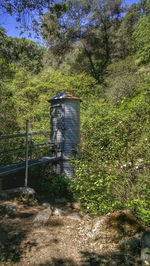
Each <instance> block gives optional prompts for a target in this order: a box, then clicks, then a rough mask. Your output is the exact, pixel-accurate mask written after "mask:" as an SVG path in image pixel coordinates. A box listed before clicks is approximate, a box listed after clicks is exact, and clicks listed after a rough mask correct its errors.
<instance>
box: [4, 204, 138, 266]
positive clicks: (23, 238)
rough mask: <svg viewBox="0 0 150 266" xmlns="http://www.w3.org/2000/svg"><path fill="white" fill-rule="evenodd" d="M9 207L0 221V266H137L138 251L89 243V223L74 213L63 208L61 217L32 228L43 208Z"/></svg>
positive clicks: (76, 212) (86, 217)
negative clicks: (36, 216) (0, 237)
mask: <svg viewBox="0 0 150 266" xmlns="http://www.w3.org/2000/svg"><path fill="white" fill-rule="evenodd" d="M4 204H7V205H8V204H10V203H8V202H6V203H4V202H3V205H4ZM13 206H14V210H13V209H12V210H11V209H10V211H8V213H7V214H5V215H2V218H1V221H0V226H1V230H0V232H2V230H3V232H4V233H5V234H4V236H3V238H5V239H4V241H3V242H5V243H4V245H3V246H1V248H0V252H1V255H0V259H1V261H0V265H16V266H17V265H18V266H26V265H30V266H32V265H37V266H44V265H45V266H46V265H54V266H56V265H65V266H73V265H75V266H88V265H108V266H109V265H110V266H111V265H140V262H139V254H138V250H134V252H133V251H132V250H128V249H127V251H125V250H124V251H122V250H121V249H120V246H119V245H118V243H116V244H114V243H105V244H104V243H103V244H101V243H100V242H99V241H96V240H95V241H91V239H89V231H90V227H91V220H90V218H89V217H88V216H82V217H81V215H80V212H79V211H78V210H73V209H71V208H70V207H68V206H67V207H65V208H64V209H63V210H64V215H63V216H57V215H52V216H51V217H50V219H49V220H48V222H47V224H46V225H45V226H41V227H37V228H35V227H34V226H33V224H32V221H33V219H34V217H35V215H36V214H37V213H38V212H39V210H41V209H42V208H43V207H42V206H35V207H32V206H31V207H30V206H26V205H22V204H19V203H18V202H13V203H12V202H11V208H12V207H13ZM1 236H2V234H1ZM108 242H109V241H108ZM131 252H132V254H131Z"/></svg>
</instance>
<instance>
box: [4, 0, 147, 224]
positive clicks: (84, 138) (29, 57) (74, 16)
mask: <svg viewBox="0 0 150 266" xmlns="http://www.w3.org/2000/svg"><path fill="white" fill-rule="evenodd" d="M0 6H1V8H2V9H3V10H6V12H8V13H9V14H11V15H14V16H16V19H17V20H18V21H19V22H20V21H21V22H22V21H24V20H25V17H26V16H30V23H29V24H30V25H28V26H27V24H26V23H25V24H24V23H23V22H22V23H23V26H22V30H29V31H30V27H32V28H33V29H34V30H35V32H36V33H37V35H41V36H42V37H43V40H44V44H43V45H39V43H38V42H34V41H31V40H28V39H25V38H12V37H8V36H7V34H6V31H5V29H4V28H3V27H1V28H0V78H1V80H0V134H1V135H5V134H10V133H16V132H24V131H25V120H26V119H27V118H28V119H29V121H30V130H31V131H36V130H49V103H48V102H47V100H48V99H50V98H51V97H53V96H55V95H57V94H58V93H60V92H62V91H64V90H66V91H70V92H71V93H73V94H74V95H76V96H78V97H80V98H81V99H82V101H83V102H82V104H81V149H80V152H79V155H78V157H77V158H76V160H75V161H74V162H73V163H74V167H75V168H76V178H75V180H74V181H73V182H71V181H69V182H70V184H69V186H70V189H71V190H72V191H73V193H74V197H75V198H76V199H77V200H80V201H81V202H82V204H83V207H84V209H85V210H86V211H87V212H89V213H90V214H92V215H101V214H105V213H107V212H109V211H111V210H115V209H123V208H128V209H132V210H133V211H134V212H135V214H136V215H137V216H138V217H139V218H141V219H142V220H143V221H144V222H145V223H147V224H148V223H149V221H150V208H149V206H150V178H149V177H150V176H149V162H150V161H149V158H150V0H141V1H139V3H135V4H132V5H130V6H127V5H125V4H124V3H123V1H122V0H94V1H90V0H88V1H85V0H82V1H79V0H66V1H63V0H62V1H54V2H53V3H52V2H50V1H44V0H43V1H30V2H29V1H6V0H5V1H2V3H1V2H0ZM45 10H47V11H45ZM35 11H36V12H37V13H38V14H40V20H37V21H36V19H35V17H34V12H35ZM30 13H32V14H30ZM36 17H37V16H36ZM60 180H61V179H59V182H61V181H60ZM56 182H58V180H57V178H56ZM62 183H63V182H62ZM62 185H63V184H62ZM53 187H54V186H53Z"/></svg>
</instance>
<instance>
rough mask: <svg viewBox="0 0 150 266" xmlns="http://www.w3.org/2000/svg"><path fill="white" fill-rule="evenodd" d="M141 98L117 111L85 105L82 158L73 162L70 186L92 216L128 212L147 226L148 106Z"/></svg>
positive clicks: (107, 106)
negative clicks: (73, 174)
mask: <svg viewBox="0 0 150 266" xmlns="http://www.w3.org/2000/svg"><path fill="white" fill-rule="evenodd" d="M145 97H146V93H145V92H142V93H141V94H139V95H138V96H136V97H134V98H133V99H131V100H129V101H126V102H124V103H123V104H122V105H121V106H120V107H113V106H112V107H110V105H108V104H106V103H104V102H99V101H96V100H95V102H94V105H92V102H90V106H89V107H87V106H86V107H87V111H86V112H85V113H84V116H83V117H82V143H83V144H82V157H81V158H80V159H79V160H76V161H75V167H76V178H75V179H74V180H73V182H72V187H73V190H74V192H75V195H76V197H77V198H79V199H80V200H81V202H82V203H83V205H84V207H85V209H86V210H87V211H88V212H89V213H91V214H93V215H95V214H99V215H101V214H104V213H106V212H108V211H111V210H114V209H118V208H119V209H120V208H126V207H128V208H132V209H134V210H135V212H136V214H137V215H139V216H140V217H141V218H142V219H143V220H144V221H145V222H147V223H149V219H150V212H149V207H148V206H149V204H150V202H149V198H150V197H149V196H150V194H149V192H150V191H149V187H150V183H149V179H148V178H147V177H148V173H149V166H148V165H149V155H150V153H149V151H150V145H149V143H150V142H149V137H150V135H149V126H150V124H149V116H150V107H149V104H148V103H145ZM92 106H93V107H92ZM91 136H92V137H91Z"/></svg>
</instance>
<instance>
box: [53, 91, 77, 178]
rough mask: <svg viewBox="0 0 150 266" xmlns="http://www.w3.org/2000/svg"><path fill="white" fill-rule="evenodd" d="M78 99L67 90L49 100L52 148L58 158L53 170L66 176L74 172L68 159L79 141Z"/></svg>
mask: <svg viewBox="0 0 150 266" xmlns="http://www.w3.org/2000/svg"><path fill="white" fill-rule="evenodd" d="M80 101H81V100H80V99H79V98H78V97H75V96H73V95H72V94H71V93H69V92H67V91H64V92H63V93H60V94H59V95H57V96H55V97H54V98H52V99H50V100H49V102H50V103H51V108H50V116H51V120H50V121H51V122H50V123H51V125H50V127H51V143H52V150H53V155H54V156H56V157H58V158H60V160H59V161H58V162H57V163H56V165H55V166H54V171H55V173H57V174H65V176H67V177H69V176H72V175H73V173H74V171H73V168H72V166H71V164H70V162H69V160H70V159H71V158H72V157H73V156H75V154H76V152H77V148H78V146H79V143H80Z"/></svg>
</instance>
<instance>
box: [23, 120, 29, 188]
mask: <svg viewBox="0 0 150 266" xmlns="http://www.w3.org/2000/svg"><path fill="white" fill-rule="evenodd" d="M28 135H29V121H28V120H26V169H25V184H24V186H25V187H27V185H28V153H29V146H28Z"/></svg>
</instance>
